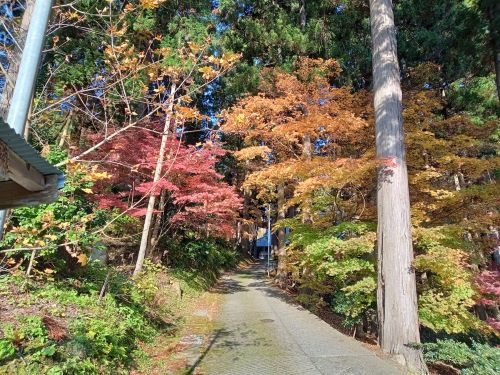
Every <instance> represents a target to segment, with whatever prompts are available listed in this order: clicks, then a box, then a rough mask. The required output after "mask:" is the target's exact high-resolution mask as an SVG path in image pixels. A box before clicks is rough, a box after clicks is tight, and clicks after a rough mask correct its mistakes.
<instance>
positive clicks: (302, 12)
mask: <svg viewBox="0 0 500 375" xmlns="http://www.w3.org/2000/svg"><path fill="white" fill-rule="evenodd" d="M299 14H300V29H301V30H302V31H304V30H305V28H306V21H307V16H306V0H300V9H299Z"/></svg>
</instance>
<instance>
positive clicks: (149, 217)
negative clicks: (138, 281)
mask: <svg viewBox="0 0 500 375" xmlns="http://www.w3.org/2000/svg"><path fill="white" fill-rule="evenodd" d="M175 89H176V85H175V83H172V86H171V88H170V95H169V98H168V100H169V104H168V109H167V113H166V117H165V125H164V127H163V134H162V136H161V143H160V151H159V154H158V159H157V161H156V168H155V173H154V176H153V188H154V184H156V183H157V182H158V181H159V180H160V178H161V177H162V176H161V173H162V168H163V159H164V157H165V148H166V146H167V140H168V132H169V130H170V120H171V118H172V111H173V108H174V97H175ZM155 203H156V197H155V196H154V195H153V194H151V195H150V196H149V200H148V208H147V210H146V217H145V218H144V227H143V229H142V237H141V245H140V247H139V254H138V255H137V261H136V263H135V269H134V276H136V275H137V274H139V273H140V272H141V271H142V265H143V264H144V257H145V255H146V249H147V247H148V239H149V232H150V230H151V224H152V221H153V211H154V208H155Z"/></svg>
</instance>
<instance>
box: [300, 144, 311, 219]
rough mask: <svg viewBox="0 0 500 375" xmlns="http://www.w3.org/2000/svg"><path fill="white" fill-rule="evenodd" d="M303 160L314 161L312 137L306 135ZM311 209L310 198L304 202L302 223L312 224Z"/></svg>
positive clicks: (303, 145)
mask: <svg viewBox="0 0 500 375" xmlns="http://www.w3.org/2000/svg"><path fill="white" fill-rule="evenodd" d="M302 158H303V159H304V160H305V161H310V160H311V159H312V145H311V136H310V135H309V134H304V137H303V140H302ZM311 207H312V200H311V199H310V198H307V199H306V200H305V202H304V206H303V209H302V222H303V223H311V222H312V215H311Z"/></svg>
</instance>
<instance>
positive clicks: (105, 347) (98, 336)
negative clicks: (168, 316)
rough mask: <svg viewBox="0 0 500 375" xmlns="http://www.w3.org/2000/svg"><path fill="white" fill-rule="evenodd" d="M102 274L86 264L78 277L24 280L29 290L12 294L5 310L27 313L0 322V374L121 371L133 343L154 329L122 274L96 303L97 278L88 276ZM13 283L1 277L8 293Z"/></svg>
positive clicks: (130, 358)
mask: <svg viewBox="0 0 500 375" xmlns="http://www.w3.org/2000/svg"><path fill="white" fill-rule="evenodd" d="M105 273H106V270H104V269H100V268H99V267H97V266H94V267H89V268H88V269H87V272H86V273H84V274H82V275H81V277H80V278H79V279H75V280H73V281H72V280H69V279H65V280H63V281H60V282H44V283H43V284H33V285H31V283H29V284H28V288H29V289H30V290H29V291H30V293H29V294H20V295H15V296H12V297H13V298H12V301H11V302H10V303H11V304H12V306H10V305H8V306H4V307H5V308H17V309H21V311H24V310H23V309H26V311H32V313H31V315H24V316H23V315H18V316H16V315H14V316H13V317H12V319H10V321H11V322H10V323H9V324H3V325H2V334H3V339H2V340H1V342H0V353H1V356H0V372H2V373H4V372H6V373H13V369H16V371H19V372H16V373H28V374H35V373H36V374H58V373H61V374H121V373H123V374H125V373H127V372H128V371H127V370H126V369H127V368H128V367H129V366H131V365H132V364H133V362H134V358H135V357H134V353H135V352H137V351H138V350H139V347H138V344H139V341H147V340H149V339H151V338H152V337H153V336H154V335H155V329H156V328H157V327H156V326H155V325H154V322H153V321H152V320H151V319H150V318H149V316H148V315H147V312H146V309H145V307H143V306H142V305H141V304H139V303H135V301H134V293H133V288H134V287H133V284H132V283H131V282H130V281H129V279H128V278H126V277H121V278H119V277H113V278H111V280H110V281H109V283H110V286H111V288H110V291H109V292H108V294H106V296H105V297H104V298H103V299H102V300H101V301H99V298H98V293H99V289H100V287H102V282H101V283H99V284H98V283H93V282H92V279H93V278H100V276H102V275H103V274H105ZM85 277H88V278H89V279H88V280H89V281H90V282H89V283H87V282H86V281H87V279H86V278H85ZM101 281H102V280H101ZM16 283H17V282H16V281H15V280H14V279H13V278H12V277H4V278H3V280H2V284H3V285H4V286H8V287H9V288H8V290H9V292H10V293H14V292H15V291H16V290H17V287H15V285H16ZM75 285H76V286H78V285H83V286H84V287H83V288H78V287H77V288H75ZM136 288H139V286H137V287H136ZM115 291H120V293H117V294H113V292H115ZM9 292H7V295H9V294H8V293H9ZM14 311H15V310H14ZM34 314H36V315H34ZM46 319H49V320H46ZM54 322H56V323H54ZM58 332H59V334H60V337H57V334H58Z"/></svg>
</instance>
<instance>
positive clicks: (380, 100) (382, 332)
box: [370, 0, 427, 373]
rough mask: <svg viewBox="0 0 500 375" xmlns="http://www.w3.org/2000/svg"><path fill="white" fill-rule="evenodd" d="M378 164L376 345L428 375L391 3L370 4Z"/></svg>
mask: <svg viewBox="0 0 500 375" xmlns="http://www.w3.org/2000/svg"><path fill="white" fill-rule="evenodd" d="M370 19H371V32H372V55H373V56H372V57H373V82H374V86H373V89H374V106H375V127H376V146H377V159H378V160H379V162H380V163H381V166H380V168H379V175H378V187H377V188H378V192H377V211H378V228H377V245H378V288H377V305H378V319H379V341H380V345H381V347H382V350H383V351H384V352H386V353H389V354H391V355H392V356H393V357H394V359H396V360H398V361H399V362H400V363H402V364H404V365H406V366H407V367H408V368H409V369H410V370H412V371H414V372H417V373H427V368H426V365H425V362H424V359H423V356H422V353H421V351H420V350H417V349H415V348H413V347H412V346H411V345H412V344H416V343H419V342H420V334H419V322H418V306H417V291H416V283H415V271H414V269H413V266H412V262H413V246H412V237H411V221H410V200H409V191H408V174H407V169H406V158H405V150H404V143H403V120H402V104H401V97H402V94H401V84H400V72H399V64H398V60H397V49H396V33H395V27H394V16H393V11H392V1H391V0H370Z"/></svg>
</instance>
